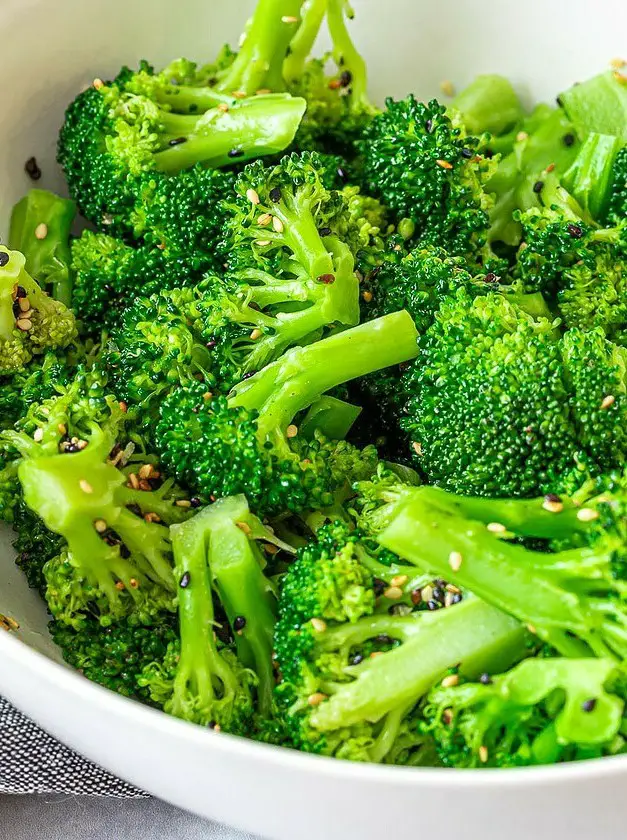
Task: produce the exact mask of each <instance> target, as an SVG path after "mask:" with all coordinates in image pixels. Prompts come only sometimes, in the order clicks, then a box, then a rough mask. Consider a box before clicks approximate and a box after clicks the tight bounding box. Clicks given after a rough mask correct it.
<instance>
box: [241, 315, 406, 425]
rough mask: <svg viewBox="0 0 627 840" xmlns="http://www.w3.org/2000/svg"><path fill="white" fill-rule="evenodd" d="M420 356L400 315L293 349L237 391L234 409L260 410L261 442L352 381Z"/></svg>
mask: <svg viewBox="0 0 627 840" xmlns="http://www.w3.org/2000/svg"><path fill="white" fill-rule="evenodd" d="M417 355H418V345H417V332H416V327H415V325H414V322H413V320H412V319H411V317H410V315H409V314H408V313H407V312H405V311H402V312H395V313H393V314H391V315H386V316H385V317H383V318H378V319H376V320H375V321H369V322H368V323H366V324H361V325H360V326H358V327H353V329H350V330H346V331H345V332H341V333H338V334H336V335H332V336H329V337H328V338H325V339H323V340H322V341H317V342H315V343H314V344H310V345H307V346H306V347H294V348H292V349H291V350H289V351H288V352H287V353H286V354H285V355H284V356H283V357H282V358H281V359H278V360H277V361H276V362H273V363H272V364H270V365H268V366H267V367H266V368H264V369H263V370H262V371H260V372H259V373H257V374H256V375H255V376H253V377H251V378H250V379H247V380H245V381H244V382H241V383H239V384H238V385H237V386H236V387H235V389H234V390H233V391H232V396H231V398H230V403H231V405H232V406H234V407H237V406H243V407H245V408H248V409H249V410H255V409H258V410H260V416H259V419H258V429H259V435H260V437H261V439H262V440H263V439H266V437H267V436H268V435H269V434H270V433H271V432H273V431H276V430H277V429H278V430H282V431H284V430H285V429H286V428H287V426H288V425H289V423H291V421H292V419H293V418H294V417H295V416H296V414H298V412H299V411H302V410H303V409H305V408H308V407H309V406H310V405H311V404H312V403H314V402H315V401H316V400H317V399H318V398H319V397H320V396H321V395H322V394H324V393H326V392H327V391H330V390H331V389H332V388H335V387H336V386H338V385H341V384H343V383H344V382H348V381H349V380H351V379H358V378H360V377H362V376H366V375H367V374H369V373H372V372H374V371H376V370H381V369H382V368H386V367H391V366H393V365H397V364H400V363H401V362H406V361H408V360H409V359H413V358H415V357H416V356H417Z"/></svg>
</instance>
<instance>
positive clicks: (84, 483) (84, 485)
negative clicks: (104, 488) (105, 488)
mask: <svg viewBox="0 0 627 840" xmlns="http://www.w3.org/2000/svg"><path fill="white" fill-rule="evenodd" d="M78 486H79V487H80V488H81V490H82V491H83V493H93V492H94V488H93V487H92V486H91V484H90V483H89V482H88V481H86V480H85V479H84V478H81V480H80V481H79V482H78Z"/></svg>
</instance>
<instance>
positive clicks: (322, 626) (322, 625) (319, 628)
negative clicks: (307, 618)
mask: <svg viewBox="0 0 627 840" xmlns="http://www.w3.org/2000/svg"><path fill="white" fill-rule="evenodd" d="M311 626H312V627H313V629H314V630H315V631H316V633H324V631H325V630H326V629H327V623H326V621H323V620H322V619H321V618H312V619H311Z"/></svg>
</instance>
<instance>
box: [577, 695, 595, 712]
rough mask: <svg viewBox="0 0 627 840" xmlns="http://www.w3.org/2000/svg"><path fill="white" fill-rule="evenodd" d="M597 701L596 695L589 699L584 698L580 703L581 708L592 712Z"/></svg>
mask: <svg viewBox="0 0 627 840" xmlns="http://www.w3.org/2000/svg"><path fill="white" fill-rule="evenodd" d="M596 705H597V701H596V697H591V698H590V699H589V700H584V701H583V703H582V704H581V708H582V709H583V711H584V712H593V711H594V710H595V708H596Z"/></svg>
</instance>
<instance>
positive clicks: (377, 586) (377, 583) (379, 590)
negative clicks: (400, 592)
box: [372, 578, 387, 595]
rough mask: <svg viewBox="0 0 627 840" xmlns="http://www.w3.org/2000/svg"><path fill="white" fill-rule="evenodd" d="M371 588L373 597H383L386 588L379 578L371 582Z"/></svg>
mask: <svg viewBox="0 0 627 840" xmlns="http://www.w3.org/2000/svg"><path fill="white" fill-rule="evenodd" d="M372 588H373V589H374V594H375V595H383V593H384V592H385V590H386V589H387V586H386V584H385V581H384V580H381V578H375V579H374V580H373V582H372Z"/></svg>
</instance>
